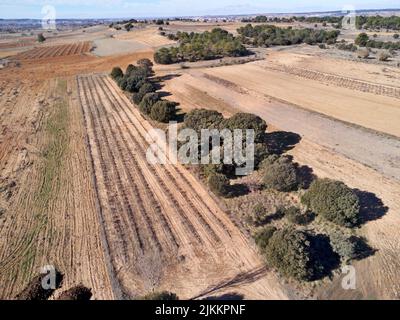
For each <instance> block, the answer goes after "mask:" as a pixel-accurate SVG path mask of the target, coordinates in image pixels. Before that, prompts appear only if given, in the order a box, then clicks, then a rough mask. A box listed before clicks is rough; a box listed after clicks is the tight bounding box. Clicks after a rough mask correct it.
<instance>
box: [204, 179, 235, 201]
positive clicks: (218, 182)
mask: <svg viewBox="0 0 400 320" xmlns="http://www.w3.org/2000/svg"><path fill="white" fill-rule="evenodd" d="M207 182H208V186H209V187H210V189H211V191H212V192H213V193H215V194H216V195H218V196H221V197H226V196H228V195H229V189H230V183H229V179H228V178H227V177H226V176H224V175H223V174H219V173H215V174H211V175H210V176H209V177H208V181H207Z"/></svg>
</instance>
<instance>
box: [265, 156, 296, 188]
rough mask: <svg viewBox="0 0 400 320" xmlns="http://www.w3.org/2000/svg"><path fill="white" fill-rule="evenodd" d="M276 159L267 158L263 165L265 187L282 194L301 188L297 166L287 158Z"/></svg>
mask: <svg viewBox="0 0 400 320" xmlns="http://www.w3.org/2000/svg"><path fill="white" fill-rule="evenodd" d="M274 159H276V158H267V160H265V161H263V163H262V164H261V167H262V169H263V175H264V177H263V183H264V187H265V188H269V189H274V190H277V191H281V192H289V191H294V190H296V189H297V188H298V186H299V179H298V176H297V168H296V166H295V165H294V164H293V162H291V160H290V159H288V158H286V157H280V158H277V159H276V160H274Z"/></svg>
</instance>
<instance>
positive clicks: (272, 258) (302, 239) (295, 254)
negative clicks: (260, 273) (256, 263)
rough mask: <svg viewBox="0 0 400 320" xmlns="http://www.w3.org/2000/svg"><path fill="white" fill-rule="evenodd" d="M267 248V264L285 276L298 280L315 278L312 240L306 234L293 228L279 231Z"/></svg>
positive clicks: (271, 238) (275, 233)
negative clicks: (312, 261) (312, 260)
mask: <svg viewBox="0 0 400 320" xmlns="http://www.w3.org/2000/svg"><path fill="white" fill-rule="evenodd" d="M267 243H268V244H267V246H266V248H265V257H266V261H267V264H269V265H271V266H272V267H274V268H276V269H277V270H278V271H279V272H280V273H282V274H283V275H285V276H288V277H293V278H295V279H297V280H310V279H312V277H313V274H314V272H313V267H312V265H311V248H310V240H309V237H308V235H307V234H306V233H304V232H301V231H297V230H295V229H292V228H288V229H283V230H278V231H275V232H274V233H273V235H272V236H271V237H270V238H269V240H268V242H267Z"/></svg>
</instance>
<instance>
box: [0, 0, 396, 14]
mask: <svg viewBox="0 0 400 320" xmlns="http://www.w3.org/2000/svg"><path fill="white" fill-rule="evenodd" d="M45 5H52V6H54V7H55V9H56V16H57V18H121V17H155V16H157V17H167V16H196V15H210V14H241V13H242V14H243V13H249V14H252V13H268V12H271V13H273V12H275V13H276V12H306V11H329V10H341V9H342V8H344V7H345V6H348V5H352V6H354V7H355V8H356V9H384V8H400V2H399V0H395V1H394V0H380V1H370V0H330V1H321V0H318V1H317V0H302V1H296V0H281V1H276V0H196V1H193V0H47V1H46V0H0V18H42V17H43V14H42V13H41V11H42V8H43V6H45Z"/></svg>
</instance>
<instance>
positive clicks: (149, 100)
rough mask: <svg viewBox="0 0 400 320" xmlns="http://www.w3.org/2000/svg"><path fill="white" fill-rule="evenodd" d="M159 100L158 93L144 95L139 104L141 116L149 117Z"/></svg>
mask: <svg viewBox="0 0 400 320" xmlns="http://www.w3.org/2000/svg"><path fill="white" fill-rule="evenodd" d="M159 100H160V96H159V94H158V93H155V92H151V93H147V94H145V95H144V97H143V99H142V101H141V102H140V104H139V110H140V112H142V113H143V114H146V115H150V112H151V108H152V107H153V105H154V104H156V102H158V101H159Z"/></svg>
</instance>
